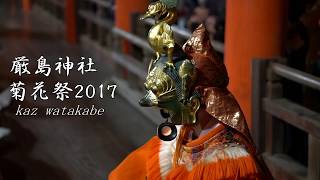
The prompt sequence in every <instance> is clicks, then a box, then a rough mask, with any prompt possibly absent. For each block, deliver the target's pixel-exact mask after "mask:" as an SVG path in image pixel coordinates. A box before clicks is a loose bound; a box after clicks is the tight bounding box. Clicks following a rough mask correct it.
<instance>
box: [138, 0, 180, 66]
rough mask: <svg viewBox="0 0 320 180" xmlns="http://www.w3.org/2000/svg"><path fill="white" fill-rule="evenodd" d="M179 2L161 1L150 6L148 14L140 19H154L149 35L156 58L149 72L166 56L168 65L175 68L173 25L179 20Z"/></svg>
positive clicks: (175, 0)
mask: <svg viewBox="0 0 320 180" xmlns="http://www.w3.org/2000/svg"><path fill="white" fill-rule="evenodd" d="M177 3H178V1H177V0H160V1H157V2H155V3H152V4H150V5H149V7H148V10H147V12H146V13H145V14H144V15H143V16H142V17H141V18H140V20H144V19H147V18H152V17H153V18H154V19H155V24H154V25H153V26H152V27H151V29H150V30H149V33H148V41H149V44H150V46H151V48H152V49H153V50H154V51H155V53H156V58H155V59H154V60H152V61H151V62H150V65H149V69H148V71H149V72H150V69H151V67H152V65H153V64H155V63H156V62H157V61H158V60H159V59H160V57H161V55H166V56H167V58H168V60H167V65H169V67H173V68H174V65H173V50H174V46H175V41H174V38H173V31H172V29H171V26H170V25H171V24H173V23H175V22H176V20H177V11H176V7H177Z"/></svg>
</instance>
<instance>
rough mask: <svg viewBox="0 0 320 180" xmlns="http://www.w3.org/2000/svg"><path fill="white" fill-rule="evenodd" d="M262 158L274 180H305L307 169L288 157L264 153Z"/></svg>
mask: <svg viewBox="0 0 320 180" xmlns="http://www.w3.org/2000/svg"><path fill="white" fill-rule="evenodd" d="M263 158H264V160H265V162H266V164H267V166H268V167H269V169H270V171H271V174H272V176H273V177H274V178H275V179H276V180H288V179H290V180H307V168H306V167H304V166H302V165H301V164H299V163H297V162H296V161H294V160H293V159H292V158H290V157H289V156H287V155H284V154H276V155H270V154H268V153H264V154H263Z"/></svg>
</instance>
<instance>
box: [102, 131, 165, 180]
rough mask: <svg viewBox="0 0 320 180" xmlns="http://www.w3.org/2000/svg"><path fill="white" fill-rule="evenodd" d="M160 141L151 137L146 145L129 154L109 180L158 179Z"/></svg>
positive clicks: (110, 175)
mask: <svg viewBox="0 0 320 180" xmlns="http://www.w3.org/2000/svg"><path fill="white" fill-rule="evenodd" d="M159 147H160V140H159V138H158V137H153V138H151V140H149V141H148V142H147V143H146V144H144V145H143V146H141V147H140V148H138V149H137V150H135V151H133V152H132V153H130V154H129V155H128V156H127V157H126V158H125V159H124V160H123V161H122V162H121V163H120V164H119V165H118V166H117V167H116V168H115V169H114V170H113V171H112V172H111V173H110V174H109V177H108V179H109V180H127V179H131V180H140V179H141V180H142V179H143V180H145V179H146V177H147V176H150V178H148V179H160V167H159V158H158V159H157V156H153V157H152V158H151V159H149V158H150V157H151V156H152V155H157V154H158V153H159Z"/></svg>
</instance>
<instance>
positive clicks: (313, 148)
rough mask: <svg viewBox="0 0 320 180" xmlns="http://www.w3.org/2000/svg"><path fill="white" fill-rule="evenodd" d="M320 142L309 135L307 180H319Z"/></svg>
mask: <svg viewBox="0 0 320 180" xmlns="http://www.w3.org/2000/svg"><path fill="white" fill-rule="evenodd" d="M319 150H320V140H319V139H317V138H315V137H313V136H311V135H309V154H308V156H309V157H308V158H309V160H308V180H319V179H320V153H319Z"/></svg>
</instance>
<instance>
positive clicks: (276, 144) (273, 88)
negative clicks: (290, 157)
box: [265, 61, 285, 154]
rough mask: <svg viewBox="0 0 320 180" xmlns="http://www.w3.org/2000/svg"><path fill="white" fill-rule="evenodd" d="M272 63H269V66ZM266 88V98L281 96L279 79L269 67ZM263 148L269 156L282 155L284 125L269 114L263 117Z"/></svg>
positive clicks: (281, 90) (281, 89)
mask: <svg viewBox="0 0 320 180" xmlns="http://www.w3.org/2000/svg"><path fill="white" fill-rule="evenodd" d="M271 62H272V61H269V64H271ZM267 80H268V82H267V86H266V98H268V99H275V98H281V97H282V96H283V88H282V84H281V82H280V77H278V76H276V75H275V74H274V73H273V71H272V69H271V67H270V66H269V67H268V69H267ZM265 122H266V130H265V138H266V143H265V148H266V152H268V153H270V154H274V153H283V151H284V145H285V144H284V124H283V122H281V121H280V120H279V119H277V118H275V117H273V116H272V115H271V114H266V117H265Z"/></svg>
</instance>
